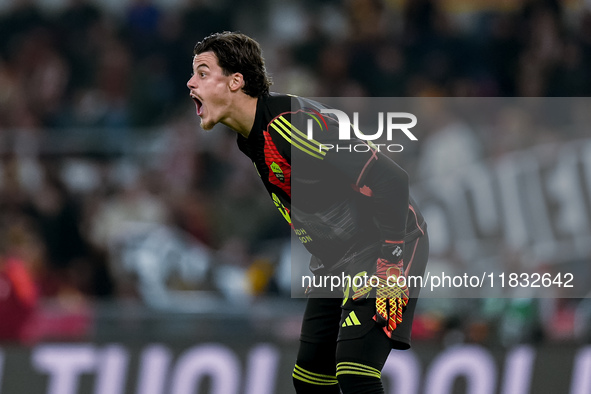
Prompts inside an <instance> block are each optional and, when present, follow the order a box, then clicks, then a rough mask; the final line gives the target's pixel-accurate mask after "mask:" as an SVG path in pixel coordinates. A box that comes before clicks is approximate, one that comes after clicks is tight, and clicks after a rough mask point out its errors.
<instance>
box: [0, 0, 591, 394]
mask: <svg viewBox="0 0 591 394" xmlns="http://www.w3.org/2000/svg"><path fill="white" fill-rule="evenodd" d="M221 30H240V31H242V32H244V33H246V34H249V35H251V36H253V37H255V38H256V39H257V40H259V41H260V42H261V44H262V46H263V49H264V55H265V57H266V59H267V67H268V70H269V71H270V73H271V74H272V77H273V79H274V82H275V84H274V86H273V90H275V91H281V92H290V93H294V94H301V95H305V96H316V97H319V96H322V97H330V96H333V97H339V96H345V97H349V96H350V97H360V96H371V97H554V98H563V99H557V100H558V101H550V103H555V104H556V106H560V105H564V103H567V104H568V106H569V107H568V108H571V107H572V108H573V109H574V110H573V112H572V113H569V115H568V119H569V122H567V123H561V122H560V121H555V122H552V116H548V114H549V113H550V112H545V113H539V112H538V113H536V114H535V116H532V114H531V113H529V112H527V111H526V110H523V107H520V106H515V107H511V106H505V107H503V109H498V108H497V110H495V111H493V112H491V114H492V115H491V116H492V118H491V119H489V120H488V123H487V126H488V127H481V128H477V129H476V128H474V127H470V125H469V124H465V123H463V122H458V121H457V119H456V121H452V120H450V119H449V118H447V117H445V116H441V117H436V116H434V118H433V119H436V121H433V122H431V123H429V124H428V125H427V126H426V128H425V129H424V130H423V133H422V134H421V135H419V142H418V145H417V146H416V147H415V148H413V149H412V151H409V152H405V153H406V154H404V155H403V158H402V159H401V160H402V161H403V163H402V164H403V166H404V167H405V168H407V170H408V171H409V172H410V173H411V176H412V179H413V182H414V184H413V188H414V190H415V192H416V193H417V196H418V197H419V200H422V201H423V203H424V206H425V210H426V214H427V215H428V217H427V219H428V221H429V224H430V226H431V227H430V229H431V231H430V233H431V239H432V242H433V253H432V264H433V267H439V268H440V269H445V270H448V272H453V270H454V269H457V270H458V272H461V270H462V269H464V268H462V267H466V266H469V265H470V264H476V265H477V266H479V267H482V266H486V264H487V263H490V261H491V259H496V261H495V264H503V265H506V266H507V267H513V268H515V267H519V269H521V270H528V272H538V271H544V270H549V269H559V270H560V269H563V270H565V271H569V272H573V273H574V274H575V275H576V278H577V280H578V281H581V282H582V283H590V282H589V280H591V273H590V271H591V270H590V264H589V257H590V255H591V248H590V247H589V245H591V242H590V240H591V220H590V218H591V214H590V211H591V161H590V158H591V141H590V140H587V138H589V136H590V134H589V124H591V105H590V104H591V101H589V100H586V99H585V97H586V96H589V95H590V93H591V72H590V70H591V3H589V1H583V0H568V1H559V0H540V1H536V0H532V1H529V0H515V1H492V0H479V1H469V0H414V1H402V0H384V1H382V0H349V1H337V0H323V1H313V0H308V1H304V0H302V1H288V0H281V1H271V0H251V1H243V0H235V1H230V0H215V1H214V0H194V1H191V0H160V1H156V0H153V1H152V0H128V1H118V0H109V1H99V0H96V1H90V0H37V1H34V0H0V341H1V343H0V393H1V394H7V393H10V394H12V393H50V394H73V393H96V394H107V393H109V394H123V393H137V394H163V393H173V394H180V393H216V394H233V393H241V394H271V393H287V392H292V391H291V373H290V370H291V368H292V365H293V360H294V357H295V352H296V349H297V338H298V331H299V324H300V319H301V314H302V312H303V300H302V299H293V298H291V288H290V280H289V273H290V256H291V252H290V246H291V239H290V232H289V229H288V228H286V226H285V225H284V223H283V220H282V219H281V217H280V215H277V213H276V211H275V208H274V207H273V206H272V204H270V202H269V201H267V199H266V197H265V196H264V195H265V193H264V190H263V189H262V187H261V185H259V182H260V181H259V180H258V179H257V176H256V173H255V172H254V171H252V168H251V165H250V163H249V162H248V160H246V158H245V157H242V155H240V154H239V152H238V151H237V148H236V146H235V142H234V140H235V137H234V134H233V133H232V132H230V131H228V130H226V129H224V128H223V127H219V128H217V129H216V130H214V131H213V132H209V133H205V132H203V131H202V130H201V129H200V128H199V126H198V119H197V117H196V116H195V114H194V108H193V104H192V102H191V101H190V100H189V99H188V94H187V89H186V85H185V84H186V81H187V79H188V78H189V76H190V73H191V57H192V48H193V46H194V44H195V42H196V41H198V40H200V39H201V38H203V37H204V36H205V35H207V34H209V33H211V32H215V31H221ZM569 97H578V99H576V100H574V101H568V100H566V99H564V98H569ZM480 102H481V103H483V105H484V104H486V101H480ZM571 104H572V105H571ZM434 111H435V112H437V110H436V109H434ZM450 152H453V154H450ZM467 168H473V169H474V168H475V169H477V170H479V171H483V172H469V171H468V172H467V171H466V169H467ZM491 173H492V174H496V175H494V176H492V178H490V179H488V178H486V174H488V176H490V174H491ZM482 174H484V175H485V176H481V175H482ZM504 174H505V175H506V174H509V175H507V176H505V175H504ZM483 177H484V178H485V179H488V180H485V181H483ZM507 177H508V178H510V180H509V181H507V182H509V183H511V182H514V183H516V184H518V185H520V186H519V187H518V189H519V190H518V191H517V192H516V193H517V194H516V196H519V195H521V197H518V199H519V198H521V199H522V201H521V204H523V205H525V206H528V207H529V209H530V212H529V214H526V215H524V216H523V217H520V220H519V221H518V222H519V223H518V224H519V226H522V227H523V228H518V229H515V228H511V225H510V224H507V223H506V222H510V220H509V218H512V217H513V218H514V217H515V212H514V211H512V210H511V209H509V208H507V206H508V205H507V204H504V203H502V202H500V203H498V204H501V205H502V207H501V208H499V206H498V204H497V202H496V200H494V201H492V202H490V201H488V202H487V200H486V195H488V194H487V193H489V192H491V193H492V194H498V193H499V192H498V191H499V190H500V189H502V187H503V182H504V181H503V179H505V178H507ZM532 179H533V181H531V182H530V180H532ZM505 180H506V179H505ZM516 180H517V181H516ZM444 185H447V186H446V187H444ZM450 185H451V186H450ZM452 189H453V190H455V191H457V190H460V191H461V193H460V194H462V193H463V194H462V195H469V196H468V197H466V200H461V201H467V203H466V204H468V202H469V201H472V204H475V205H474V206H475V208H474V209H473V210H472V212H471V211H470V210H469V209H466V208H465V207H463V208H462V207H461V206H460V207H458V205H457V204H456V205H454V204H453V203H450V202H449V201H450V199H451V200H457V199H456V198H455V197H454V196H455V195H454V194H453V192H451V190H452ZM503 190H506V189H503ZM439 192H441V194H438V193H439ZM538 192H539V193H538ZM483 193H484V194H483ZM483 195H484V196H485V197H483ZM540 196H541V197H540ZM509 199H510V198H509ZM458 201H460V200H458ZM473 201H481V202H482V201H485V202H486V204H488V205H485V206H486V207H488V208H490V207H496V208H494V209H493V208H490V209H488V208H486V209H484V208H482V206H480V205H478V203H474V202H473ZM503 204H504V205H503ZM473 211H476V213H474V212H473ZM518 215H519V213H518ZM499 218H502V219H499ZM540 218H543V219H544V220H542V219H540ZM542 222H543V223H542ZM465 223H472V224H473V226H472V227H470V228H471V230H470V231H468V232H466V231H463V230H460V229H465V228H466V226H464V225H463V224H465ZM541 223H542V224H541ZM544 225H545V226H547V229H546V230H547V231H546V232H544V231H542V230H540V231H537V230H539V229H540V228H543V226H544ZM516 226H517V225H516ZM519 226H517V227H519ZM484 247H486V248H485V249H486V251H485V252H483V250H484V249H482V248H484ZM296 253H297V252H296ZM301 265H302V267H303V268H305V267H306V266H307V261H303V262H302V264H301ZM557 267H558V268H557ZM588 296H589V295H586V296H584V297H579V298H572V297H571V298H560V294H559V293H557V294H552V295H551V296H550V297H548V298H532V297H529V298H528V297H527V294H525V295H524V296H523V297H520V298H516V297H514V296H512V297H511V298H499V299H484V298H482V299H469V298H463V299H437V300H433V299H431V300H424V301H423V302H422V303H421V307H420V311H419V314H418V316H417V318H416V321H417V322H416V326H415V333H414V345H415V346H414V348H413V350H412V351H409V352H403V353H395V354H393V356H392V357H391V359H390V361H389V363H388V364H387V368H386V369H385V371H384V377H385V381H386V384H387V385H388V386H387V387H388V390H390V391H388V392H391V393H399V392H405V393H427V394H432V393H442V394H443V393H456V392H457V393H477V394H482V393H503V394H518V393H529V392H531V393H550V392H552V393H570V394H589V393H591V378H590V376H591V347H590V346H589V342H590V340H591V302H590V301H589V298H587V297H588Z"/></svg>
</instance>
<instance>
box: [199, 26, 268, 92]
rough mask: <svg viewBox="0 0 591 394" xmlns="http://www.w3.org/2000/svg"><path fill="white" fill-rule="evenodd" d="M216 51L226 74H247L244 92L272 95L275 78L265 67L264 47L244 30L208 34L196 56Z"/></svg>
mask: <svg viewBox="0 0 591 394" xmlns="http://www.w3.org/2000/svg"><path fill="white" fill-rule="evenodd" d="M203 52H213V53H214V54H215V55H216V56H217V58H218V64H219V66H220V67H221V68H222V71H223V72H224V75H230V74H232V73H236V72H238V73H240V74H242V75H243V77H244V87H243V88H242V90H243V91H244V93H246V94H247V95H249V96H251V97H259V96H266V95H268V94H269V86H271V84H272V82H271V78H270V77H269V75H267V71H266V69H265V60H264V59H263V55H262V50H261V46H260V45H259V43H258V42H256V41H255V40H253V39H252V38H250V37H248V36H247V35H244V34H242V33H236V32H229V31H224V32H222V33H214V34H211V35H209V36H207V37H205V38H204V39H203V40H202V41H200V42H198V43H197V44H196V45H195V49H194V50H193V54H194V55H199V54H200V53H203Z"/></svg>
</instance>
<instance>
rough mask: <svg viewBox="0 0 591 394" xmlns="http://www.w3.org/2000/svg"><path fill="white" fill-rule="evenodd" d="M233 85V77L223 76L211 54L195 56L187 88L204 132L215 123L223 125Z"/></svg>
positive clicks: (230, 101) (230, 75)
mask: <svg viewBox="0 0 591 394" xmlns="http://www.w3.org/2000/svg"><path fill="white" fill-rule="evenodd" d="M233 83H235V79H234V76H233V75H232V74H228V75H225V74H224V71H223V70H222V68H221V67H220V66H219V64H218V59H217V57H216V55H215V54H214V53H213V52H203V53H200V54H198V55H195V57H194V58H193V75H192V76H191V79H189V81H188V82H187V87H188V88H189V90H190V96H191V98H192V99H193V101H194V102H195V107H196V112H197V115H198V116H199V117H200V118H201V127H202V128H203V129H204V130H211V129H212V128H213V126H215V124H216V123H220V122H221V123H223V122H224V119H226V118H227V117H228V116H229V114H230V109H231V103H232V97H231V92H232V84H233Z"/></svg>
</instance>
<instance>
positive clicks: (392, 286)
mask: <svg viewBox="0 0 591 394" xmlns="http://www.w3.org/2000/svg"><path fill="white" fill-rule="evenodd" d="M373 276H375V277H377V278H378V280H377V282H376V280H375V279H373V280H371V278H370V280H368V285H367V286H365V287H362V288H360V289H358V290H357V291H356V292H355V293H354V294H353V300H354V301H355V300H358V299H360V298H362V297H365V296H367V294H368V293H369V292H370V291H372V290H373V289H374V288H375V289H376V293H375V294H376V295H375V297H376V314H375V316H374V320H375V321H376V322H377V323H378V324H379V325H380V326H382V327H384V332H386V334H387V335H388V336H389V337H390V336H391V335H392V331H394V330H395V329H396V327H397V325H398V324H400V323H402V312H404V309H405V308H406V305H407V304H408V298H409V290H408V287H407V285H406V278H403V279H399V278H401V277H403V276H404V267H403V263H402V260H398V262H396V263H392V262H390V261H388V260H386V259H384V258H378V260H377V262H376V273H375V274H374V275H373ZM370 284H371V285H370ZM372 285H373V286H372Z"/></svg>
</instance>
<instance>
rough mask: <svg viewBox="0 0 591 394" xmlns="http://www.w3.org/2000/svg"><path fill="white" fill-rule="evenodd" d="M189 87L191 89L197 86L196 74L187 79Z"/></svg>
mask: <svg viewBox="0 0 591 394" xmlns="http://www.w3.org/2000/svg"><path fill="white" fill-rule="evenodd" d="M187 87H188V88H189V89H195V88H197V78H195V76H194V75H193V76H192V77H191V78H189V80H188V81H187Z"/></svg>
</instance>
